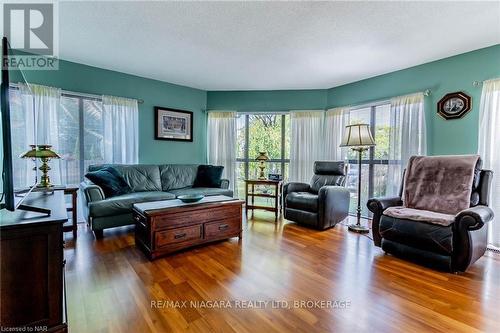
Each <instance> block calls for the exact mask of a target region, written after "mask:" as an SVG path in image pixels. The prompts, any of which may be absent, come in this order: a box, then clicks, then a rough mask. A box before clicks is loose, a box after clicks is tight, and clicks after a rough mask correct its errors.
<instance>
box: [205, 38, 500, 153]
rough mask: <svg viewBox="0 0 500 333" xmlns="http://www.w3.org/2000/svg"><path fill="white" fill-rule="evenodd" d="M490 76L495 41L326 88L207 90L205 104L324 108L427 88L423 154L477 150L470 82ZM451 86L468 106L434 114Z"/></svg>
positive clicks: (497, 55) (498, 56) (499, 60)
mask: <svg viewBox="0 0 500 333" xmlns="http://www.w3.org/2000/svg"><path fill="white" fill-rule="evenodd" d="M494 77H500V45H495V46H492V47H488V48H484V49H480V50H476V51H472V52H469V53H464V54H460V55H457V56H453V57H450V58H445V59H441V60H438V61H434V62H430V63H426V64H423V65H420V66H415V67H411V68H408V69H404V70H400V71H396V72H392V73H389V74H385V75H380V76H376V77H373V78H370V79H366V80H362V81H358V82H354V83H350V84H346V85H343V86H338V87H335V88H331V89H328V90H321V89H318V90H285V91H209V92H208V95H207V108H208V109H209V110H210V109H211V110H215V109H223V110H224V109H225V110H239V111H278V110H279V111H282V110H291V109H327V108H330V107H336V106H347V105H359V104H364V103H366V102H371V101H377V100H384V99H388V98H390V97H394V96H400V95H405V94H409V93H414V92H419V91H424V90H426V89H430V90H431V95H430V96H428V97H426V101H425V109H426V115H427V119H426V120H427V129H428V131H427V135H428V154H433V155H439V154H467V153H475V152H476V151H477V136H478V119H479V112H478V110H479V101H480V98H481V86H477V87H475V86H473V85H472V82H473V81H483V80H486V79H490V78H494ZM454 91H463V92H465V93H467V94H469V95H470V96H471V97H472V110H471V111H470V112H469V113H468V114H467V115H465V116H464V117H463V118H462V119H457V120H444V119H443V118H441V117H440V116H438V115H437V113H436V111H437V110H436V104H437V102H438V100H439V99H441V97H443V96H444V95H445V94H446V93H449V92H454Z"/></svg>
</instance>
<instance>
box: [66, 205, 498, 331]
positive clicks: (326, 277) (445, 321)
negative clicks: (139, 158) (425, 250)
mask: <svg viewBox="0 0 500 333" xmlns="http://www.w3.org/2000/svg"><path fill="white" fill-rule="evenodd" d="M273 220H274V216H273V214H270V213H265V212H264V213H260V212H256V217H255V218H254V219H252V220H250V221H249V222H248V223H245V224H244V233H243V239H242V240H241V241H238V239H237V238H233V239H231V240H229V241H223V242H219V243H215V244H213V245H209V246H205V247H199V248H195V249H192V250H187V251H185V252H181V253H178V254H174V255H171V256H168V257H165V258H161V259H157V260H156V261H153V262H150V261H149V260H147V259H146V257H145V256H144V255H143V254H142V252H140V251H139V250H138V249H137V248H136V247H135V246H134V237H133V235H134V234H133V228H130V227H125V228H117V229H115V230H112V231H105V237H104V238H103V239H101V240H97V241H96V240H95V239H94V238H93V236H92V234H91V232H90V231H89V230H88V229H87V227H86V226H85V225H84V224H80V225H79V230H78V233H79V235H78V240H77V244H76V246H75V244H74V242H73V240H72V237H71V235H70V234H66V235H65V238H66V249H65V258H66V261H67V265H66V288H67V297H68V299H67V302H68V324H69V329H70V332H259V333H260V332H266V333H268V332H395V331H405V332H430V331H438V332H439V331H440V332H500V255H499V254H494V253H492V252H487V254H486V256H485V257H483V258H481V259H480V260H479V261H478V262H476V264H475V265H474V266H473V267H472V269H471V270H470V271H468V272H466V273H463V274H461V275H454V274H447V273H440V272H436V271H432V270H429V269H426V268H423V267H420V266H417V265H414V264H411V263H408V262H406V261H402V260H399V259H397V258H394V257H392V256H389V255H385V254H384V253H383V252H382V251H381V250H380V249H379V248H375V247H374V246H373V244H372V241H371V240H370V239H369V238H368V237H366V236H363V235H358V234H353V233H349V232H348V231H347V227H345V226H343V225H337V226H336V227H335V228H333V229H331V230H328V231H324V232H319V231H314V230H310V229H306V228H303V227H299V226H297V225H295V224H294V223H290V222H287V221H281V222H280V223H278V224H275V223H274V222H273ZM313 300H321V301H338V303H330V308H324V305H325V304H316V305H315V304H305V305H306V306H304V304H302V306H297V307H294V306H293V305H294V301H313ZM158 301H164V303H160V302H158ZM168 301H179V302H178V303H177V304H176V303H173V302H172V304H170V303H167V302H168ZM181 301H188V302H189V301H195V302H197V303H195V304H194V305H197V307H189V303H188V304H187V305H188V306H187V307H184V308H182V307H178V308H175V307H173V306H174V305H179V306H182V305H183V304H182V302H181ZM203 301H212V303H211V304H210V303H208V302H205V303H203ZM216 301H232V302H231V303H230V304H229V305H230V306H232V308H226V309H221V308H208V306H209V305H226V306H228V305H227V304H221V303H222V302H221V303H216ZM237 301H246V302H248V301H256V302H254V303H242V302H239V303H238V302H237ZM257 301H270V302H272V301H288V302H289V305H291V307H290V308H289V309H288V308H272V305H274V306H275V307H277V305H278V304H280V305H284V304H285V303H278V302H275V303H274V304H271V303H268V305H267V307H263V308H256V307H254V308H246V309H245V308H242V307H243V305H247V307H248V306H250V305H255V306H257V305H259V303H257ZM152 302H155V303H154V304H155V305H156V307H154V306H153V307H152V306H151V304H152ZM203 305H205V306H206V307H202V306H203ZM260 305H262V304H260ZM299 305H300V304H299ZM322 305H323V308H322ZM335 305H337V308H332V306H335ZM343 306H346V307H347V308H342V307H343Z"/></svg>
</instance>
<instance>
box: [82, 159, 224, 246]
mask: <svg viewBox="0 0 500 333" xmlns="http://www.w3.org/2000/svg"><path fill="white" fill-rule="evenodd" d="M109 166H112V167H114V168H115V169H116V170H117V171H118V172H119V173H120V174H121V175H122V176H123V178H125V180H126V182H127V183H128V185H129V186H130V188H131V189H132V192H131V193H128V194H124V195H119V196H115V197H111V198H106V197H105V196H104V192H103V190H102V189H101V188H100V187H99V186H97V185H96V184H93V183H92V182H91V181H89V180H88V179H85V181H83V182H82V183H81V184H80V189H81V191H82V194H83V195H82V197H83V211H84V214H85V217H86V218H87V221H88V223H89V225H90V226H91V228H92V230H93V231H94V234H95V236H96V237H98V238H99V237H102V235H103V230H104V229H107V228H113V227H118V226H124V225H128V224H133V223H134V220H133V218H132V206H133V204H134V203H138V202H147V201H159V200H169V199H175V198H176V197H177V196H179V195H183V194H204V195H206V196H210V195H227V196H231V197H232V196H233V191H231V190H229V189H228V188H229V181H228V180H226V179H223V180H222V183H221V187H220V188H208V187H193V184H194V180H195V178H196V173H197V171H198V165H194V164H160V165H146V164H138V165H124V164H100V165H91V166H89V171H95V170H99V169H102V168H104V167H109Z"/></svg>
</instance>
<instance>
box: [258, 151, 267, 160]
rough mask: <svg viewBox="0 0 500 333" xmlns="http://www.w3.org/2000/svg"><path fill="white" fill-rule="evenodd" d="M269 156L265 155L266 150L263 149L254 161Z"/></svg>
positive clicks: (265, 158)
mask: <svg viewBox="0 0 500 333" xmlns="http://www.w3.org/2000/svg"><path fill="white" fill-rule="evenodd" d="M268 159H269V157H267V152H265V151H260V152H259V156H257V158H256V159H255V160H256V161H267V160H268Z"/></svg>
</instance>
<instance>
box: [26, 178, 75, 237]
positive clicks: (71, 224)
mask: <svg viewBox="0 0 500 333" xmlns="http://www.w3.org/2000/svg"><path fill="white" fill-rule="evenodd" d="M46 190H47V189H45V188H43V187H35V188H34V189H33V192H42V191H46ZM78 190H79V187H78V185H54V186H53V187H51V188H50V191H64V195H71V206H70V207H67V208H66V211H68V212H71V219H68V222H67V223H65V224H64V225H63V232H69V231H72V232H73V238H75V239H76V237H77V236H76V235H77V230H78V227H77V224H76V223H77V222H78V221H77V220H78V217H77V216H78V215H77V213H76V209H77V202H78Z"/></svg>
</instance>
